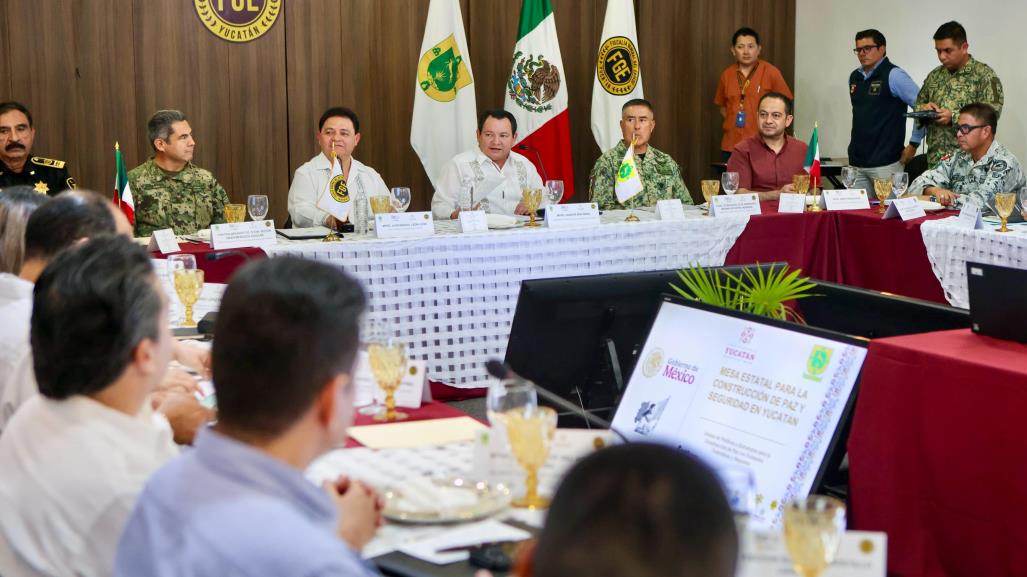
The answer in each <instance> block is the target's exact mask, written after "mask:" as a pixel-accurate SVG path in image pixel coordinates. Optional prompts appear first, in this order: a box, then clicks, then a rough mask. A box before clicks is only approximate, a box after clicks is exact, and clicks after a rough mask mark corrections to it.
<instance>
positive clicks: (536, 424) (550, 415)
mask: <svg viewBox="0 0 1027 577" xmlns="http://www.w3.org/2000/svg"><path fill="white" fill-rule="evenodd" d="M503 415H504V420H505V423H506V432H507V437H508V438H509V439H510V449H511V450H512V452H513V455H514V458H515V459H517V463H518V464H519V465H520V466H521V468H522V469H524V471H525V473H526V478H525V482H524V484H525V492H524V497H522V498H520V499H516V500H514V502H513V503H512V505H513V506H514V507H524V508H528V509H544V508H546V507H548V506H549V499H547V498H545V497H543V496H541V495H539V494H538V471H539V469H541V468H542V465H544V464H545V462H546V458H548V457H549V446H550V444H551V443H552V440H553V436H554V435H555V434H556V411H554V410H553V409H552V408H551V407H535V408H534V409H532V408H527V407H521V408H516V409H511V410H509V411H506V412H505V413H503Z"/></svg>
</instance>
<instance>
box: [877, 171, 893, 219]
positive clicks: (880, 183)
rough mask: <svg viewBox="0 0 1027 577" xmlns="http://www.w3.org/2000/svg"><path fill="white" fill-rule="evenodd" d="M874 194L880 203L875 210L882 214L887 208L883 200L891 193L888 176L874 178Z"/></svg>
mask: <svg viewBox="0 0 1027 577" xmlns="http://www.w3.org/2000/svg"><path fill="white" fill-rule="evenodd" d="M874 194H876V195H877V200H878V202H880V203H881V205H880V207H879V208H878V209H877V212H879V213H881V214H884V213H885V211H887V210H888V207H887V206H885V204H884V201H885V200H887V199H888V195H889V194H891V179H889V178H875V179H874Z"/></svg>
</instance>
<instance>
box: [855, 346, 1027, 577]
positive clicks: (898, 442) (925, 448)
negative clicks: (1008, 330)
mask: <svg viewBox="0 0 1027 577" xmlns="http://www.w3.org/2000/svg"><path fill="white" fill-rule="evenodd" d="M1025 408H1027V345H1024V344H1021V343H1016V342H1012V341H1004V340H997V339H992V338H989V337H984V336H980V335H976V334H973V333H972V332H970V331H969V330H968V329H963V330H954V331H940V332H934V333H923V334H918V335H908V336H902V337H892V338H885V339H877V340H873V341H871V342H870V348H869V352H868V356H867V359H866V362H865V363H864V366H863V375H862V378H861V380H860V392H859V397H858V400H857V402H856V408H855V413H854V417H853V424H852V431H851V434H850V436H849V444H848V448H849V467H850V469H849V478H850V497H851V504H852V509H851V511H850V513H851V514H850V519H851V523H852V525H853V527H854V528H856V529H861V530H869V531H884V532H886V533H887V534H888V570H889V574H891V575H895V576H896V577H957V576H958V577H971V576H978V575H1023V574H1024V571H1025V568H1027V529H1025V528H1024V527H1025V526H1024V520H1025V519H1027V460H1025V459H1024V456H1025V455H1027V435H1025V434H1024V431H1023V429H1021V428H1020V427H1019V425H1018V424H1017V423H1022V422H1023V421H1022V419H1023V412H1024V409H1025Z"/></svg>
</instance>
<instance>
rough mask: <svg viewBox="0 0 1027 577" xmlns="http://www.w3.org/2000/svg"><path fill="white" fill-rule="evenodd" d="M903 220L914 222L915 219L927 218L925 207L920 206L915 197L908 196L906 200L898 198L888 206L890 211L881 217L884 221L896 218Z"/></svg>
mask: <svg viewBox="0 0 1027 577" xmlns="http://www.w3.org/2000/svg"><path fill="white" fill-rule="evenodd" d="M896 216H897V217H899V218H901V219H902V220H903V221H907V220H913V219H914V218H920V217H922V216H927V213H926V212H924V207H922V206H920V201H919V200H917V199H916V197H914V196H908V197H906V198H896V199H894V200H892V201H891V204H889V205H888V210H886V211H884V214H883V215H882V216H881V219H882V220H887V219H889V218H895V217H896Z"/></svg>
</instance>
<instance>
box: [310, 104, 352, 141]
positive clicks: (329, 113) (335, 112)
mask: <svg viewBox="0 0 1027 577" xmlns="http://www.w3.org/2000/svg"><path fill="white" fill-rule="evenodd" d="M333 116H341V117H343V118H348V119H349V120H350V122H352V123H353V134H360V119H359V118H357V113H356V112H353V111H352V110H350V109H349V108H346V107H345V106H333V107H331V108H329V109H328V110H325V113H324V114H322V115H321V120H318V121H317V130H318V132H320V131H321V129H322V128H324V126H325V122H328V119H329V118H331V117H333Z"/></svg>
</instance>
